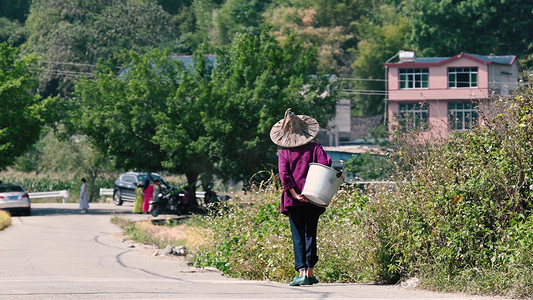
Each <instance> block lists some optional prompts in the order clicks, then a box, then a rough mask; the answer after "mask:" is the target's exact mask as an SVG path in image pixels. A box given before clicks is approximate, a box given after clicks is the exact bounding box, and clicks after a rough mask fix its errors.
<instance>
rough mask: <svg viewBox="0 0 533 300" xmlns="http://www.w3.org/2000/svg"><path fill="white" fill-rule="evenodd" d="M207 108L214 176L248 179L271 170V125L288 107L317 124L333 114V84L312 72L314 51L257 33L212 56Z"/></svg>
mask: <svg viewBox="0 0 533 300" xmlns="http://www.w3.org/2000/svg"><path fill="white" fill-rule="evenodd" d="M211 92H212V93H213V96H212V99H213V100H212V102H211V103H209V104H208V106H207V109H208V110H207V112H206V114H205V116H204V118H205V120H204V122H205V124H206V125H205V126H206V130H207V134H208V136H210V137H212V139H213V140H212V143H211V148H212V152H213V153H214V156H215V158H216V161H215V167H216V168H217V175H219V176H221V177H222V178H226V179H227V178H230V177H232V178H235V179H242V178H249V176H250V175H251V174H253V173H255V172H257V171H258V170H264V169H270V168H271V167H272V165H271V164H272V163H274V164H275V161H276V158H275V155H274V153H275V151H276V148H275V145H274V144H273V143H272V142H271V141H270V138H269V132H270V129H271V127H272V125H273V124H274V123H275V122H277V121H278V120H279V119H281V118H282V116H283V113H284V112H285V110H286V109H287V108H289V107H291V108H292V109H293V111H295V112H296V113H298V114H308V115H311V116H314V117H316V118H317V120H318V122H319V123H320V124H323V125H324V124H327V121H328V120H329V119H330V118H331V117H332V116H333V114H334V112H335V103H336V84H335V83H331V82H330V81H329V78H328V77H326V76H318V75H317V72H316V51H314V50H312V49H310V48H306V47H303V45H302V44H301V43H300V42H298V41H297V40H296V39H295V38H294V37H293V36H289V37H288V38H287V40H286V41H285V42H283V43H282V44H281V45H280V44H279V43H278V42H277V41H276V40H275V39H274V38H273V37H272V35H270V34H269V33H268V29H265V30H263V32H262V33H261V35H259V36H254V35H238V36H237V37H236V38H235V40H234V42H233V44H232V47H231V48H230V49H229V50H226V51H221V52H219V53H217V66H216V68H215V70H214V74H213V82H212V87H211Z"/></svg>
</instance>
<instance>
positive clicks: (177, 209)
mask: <svg viewBox="0 0 533 300" xmlns="http://www.w3.org/2000/svg"><path fill="white" fill-rule="evenodd" d="M183 210H184V203H183V197H182V196H181V195H180V193H179V192H178V191H177V190H171V191H170V192H168V193H166V194H163V193H159V195H158V197H157V198H155V199H152V200H150V208H149V210H148V211H149V212H150V214H151V215H152V216H153V217H157V216H159V214H176V215H178V216H179V215H181V214H182V213H183Z"/></svg>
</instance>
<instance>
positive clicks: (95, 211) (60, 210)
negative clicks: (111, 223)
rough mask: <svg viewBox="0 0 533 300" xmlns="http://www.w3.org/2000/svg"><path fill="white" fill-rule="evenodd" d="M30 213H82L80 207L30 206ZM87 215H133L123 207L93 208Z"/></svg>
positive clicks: (37, 214) (34, 214)
mask: <svg viewBox="0 0 533 300" xmlns="http://www.w3.org/2000/svg"><path fill="white" fill-rule="evenodd" d="M31 214H32V215H33V216H50V215H83V214H82V213H81V212H80V209H77V208H59V207H44V208H43V207H32V209H31ZM86 214H88V215H113V214H118V215H133V213H132V212H131V211H126V210H124V209H122V210H120V209H112V208H93V209H89V211H88V212H87V213H86Z"/></svg>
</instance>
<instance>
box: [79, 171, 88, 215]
mask: <svg viewBox="0 0 533 300" xmlns="http://www.w3.org/2000/svg"><path fill="white" fill-rule="evenodd" d="M80 209H81V213H82V214H84V213H86V212H87V211H88V210H89V194H87V184H86V183H85V178H82V179H81V188H80Z"/></svg>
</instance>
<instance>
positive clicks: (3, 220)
mask: <svg viewBox="0 0 533 300" xmlns="http://www.w3.org/2000/svg"><path fill="white" fill-rule="evenodd" d="M9 226H11V215H10V214H9V213H8V212H7V211H3V210H0V230H3V229H4V228H7V227H9Z"/></svg>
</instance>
